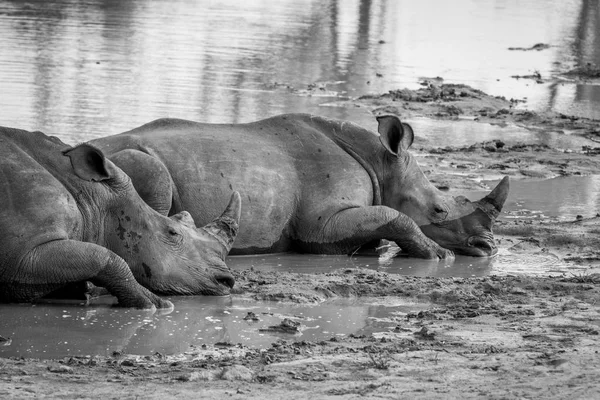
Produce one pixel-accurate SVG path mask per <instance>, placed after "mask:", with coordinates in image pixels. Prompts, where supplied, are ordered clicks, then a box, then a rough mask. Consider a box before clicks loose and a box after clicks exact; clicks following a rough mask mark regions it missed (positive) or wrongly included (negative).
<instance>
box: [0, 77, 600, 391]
mask: <svg viewBox="0 0 600 400" xmlns="http://www.w3.org/2000/svg"><path fill="white" fill-rule="evenodd" d="M342 103H343V104H341V106H345V105H347V106H349V107H365V108H368V109H369V110H371V111H372V112H373V113H374V114H382V113H395V114H397V115H399V116H400V117H401V118H402V119H407V118H408V119H410V118H411V117H413V116H420V117H421V116H425V117H430V118H443V119H447V120H448V123H452V119H453V118H457V117H460V118H472V119H474V120H477V121H480V122H481V123H491V124H515V125H519V126H521V127H525V128H527V129H532V130H537V131H540V132H550V131H555V132H556V131H558V132H565V133H570V134H575V135H583V136H586V137H589V138H592V139H593V140H595V139H596V138H598V140H600V122H599V121H594V120H588V119H584V118H573V117H570V116H565V115H560V114H555V113H535V112H531V111H528V110H526V109H524V108H523V104H522V103H520V102H519V101H515V100H510V99H504V98H497V97H491V96H488V95H486V94H485V93H483V92H481V91H478V90H476V89H473V88H470V87H467V86H462V85H452V84H444V83H443V82H441V81H438V80H431V81H428V82H425V83H424V85H423V87H422V89H420V90H416V91H412V90H405V89H402V90H393V91H390V92H389V93H386V94H382V95H378V96H366V97H362V98H359V99H354V100H352V101H344V102H342ZM417 135H418V132H417ZM599 146H600V144H599ZM414 151H415V152H417V153H419V155H420V156H421V157H420V158H419V160H420V162H422V164H423V168H424V169H425V170H426V171H427V173H428V175H429V177H430V179H431V180H432V181H433V182H434V183H435V184H436V185H437V186H438V187H440V188H441V189H444V188H446V187H452V188H457V187H458V188H461V189H473V188H479V187H481V185H482V184H481V183H480V180H481V179H484V178H486V177H490V176H498V175H509V176H511V178H512V179H530V178H531V177H535V178H540V177H551V176H558V175H578V174H590V173H597V171H600V147H595V146H588V147H585V148H580V149H556V148H549V147H547V146H539V145H533V144H528V143H521V144H517V145H505V144H504V143H503V142H502V140H501V138H498V140H494V141H488V142H483V143H478V144H475V145H472V146H467V147H443V148H436V147H430V148H416V149H414ZM465 171H466V172H467V173H465ZM465 177H466V179H465ZM496 235H497V238H498V242H499V246H500V247H505V248H510V250H511V251H512V252H517V253H518V252H521V253H523V254H535V253H538V252H545V253H552V254H554V255H555V256H556V257H558V258H561V259H563V260H565V261H569V262H573V263H577V264H579V265H582V266H588V265H589V266H594V265H596V264H597V262H598V260H600V245H599V243H600V240H599V239H600V237H599V236H600V217H596V216H582V218H578V219H577V220H575V221H570V222H562V223H556V222H552V221H538V222H531V221H529V222H527V221H510V222H501V223H499V224H498V225H497V227H496ZM236 275H237V276H236V279H237V283H236V288H235V294H234V295H235V296H250V297H254V298H257V299H262V300H274V301H289V302H312V303H318V302H322V301H326V300H327V299H332V298H339V297H378V296H388V297H390V296H397V297H402V298H405V299H411V300H414V301H418V302H429V307H428V308H427V309H426V310H425V311H421V312H418V313H413V314H405V315H398V316H396V317H393V319H392V322H393V324H392V326H394V327H393V328H391V329H390V330H389V331H388V332H384V333H380V334H375V335H371V336H352V335H350V336H349V337H332V338H331V339H328V340H323V341H320V342H309V341H302V340H301V337H300V339H298V338H297V337H296V336H294V333H295V329H296V326H295V323H294V321H290V320H283V321H282V325H281V326H280V327H279V328H280V329H281V330H282V332H286V331H287V332H289V333H290V335H289V338H286V336H285V333H283V334H282V336H283V337H284V339H280V340H278V341H276V342H274V343H273V345H272V347H271V348H269V349H266V350H265V349H262V350H261V349H257V348H250V347H245V346H242V345H239V344H236V343H220V344H218V345H207V346H202V347H199V348H191V349H190V351H188V352H186V353H184V354H179V355H162V354H155V355H152V356H136V355H130V354H114V356H113V357H109V358H105V357H65V358H64V359H60V360H24V359H0V398H28V397H32V398H33V397H43V396H49V397H55V398H119V399H128V398H131V399H134V398H147V399H153V398H161V399H164V398H170V397H177V398H232V399H235V398H239V399H247V398H262V399H279V398H288V399H293V398H299V399H300V398H302V399H306V398H318V399H327V398H332V399H333V398H335V399H341V398H362V397H365V398H390V399H397V398H404V397H406V398H414V399H419V398H427V399H430V398H482V397H483V398H491V399H492V398H498V399H506V398H545V399H551V398H572V399H575V398H585V399H590V398H600V354H599V353H598V352H599V351H600V346H598V344H599V342H600V341H599V332H600V275H598V274H593V273H578V274H573V275H565V276H559V277H535V278H534V277H523V276H490V277H484V278H427V277H408V276H399V275H390V274H386V273H383V272H376V271H371V270H362V269H346V270H340V271H337V272H335V273H323V274H294V273H284V272H258V271H253V270H247V271H243V272H237V273H236ZM249 317H250V318H251V317H252V316H249ZM0 334H1V332H0ZM0 344H1V343H0Z"/></svg>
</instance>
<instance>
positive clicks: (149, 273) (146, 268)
mask: <svg viewBox="0 0 600 400" xmlns="http://www.w3.org/2000/svg"><path fill="white" fill-rule="evenodd" d="M142 267H143V268H144V273H145V274H146V278H148V279H152V268H150V267H149V266H148V265H147V264H146V263H142Z"/></svg>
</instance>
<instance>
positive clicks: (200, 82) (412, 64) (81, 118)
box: [0, 0, 599, 142]
mask: <svg viewBox="0 0 600 400" xmlns="http://www.w3.org/2000/svg"><path fill="white" fill-rule="evenodd" d="M597 14H598V5H597V3H596V2H594V1H586V0H569V1H564V0H561V1H559V0H553V1H541V0H540V1H530V2H526V3H523V2H521V3H515V2H512V3H510V2H509V3H506V2H483V3H482V2H479V1H475V0H460V1H455V2H452V3H451V4H450V3H447V4H446V3H444V2H433V1H421V2H414V1H408V0H398V1H397V0H351V1H339V0H327V1H316V0H301V1H298V0H293V1H292V0H281V1H277V2H273V1H266V0H249V1H245V2H241V3H240V2H237V1H233V0H219V1H214V0H211V1H209V0H205V1H191V0H175V1H166V0H159V1H153V2H146V1H142V0H132V1H127V2H122V1H115V0H87V1H85V2H80V1H75V0H61V1H57V0H50V1H40V0H38V1H28V2H21V1H4V2H2V3H0V37H2V40H0V53H1V54H2V57H0V87H1V88H2V92H1V95H0V107H1V109H2V110H3V112H2V114H1V115H0V125H6V126H14V127H19V128H24V129H29V130H34V129H40V130H43V131H46V132H51V133H58V134H59V135H61V137H63V139H65V140H67V141H69V142H77V141H82V140H87V139H91V138H94V137H98V136H103V135H107V134H112V133H118V132H121V131H125V130H127V129H130V128H132V127H135V126H138V125H141V124H143V123H146V122H148V121H150V120H153V119H156V118H159V117H166V116H171V117H180V118H187V119H192V120H198V121H205V122H242V121H250V120H255V119H259V118H263V117H266V116H270V115H273V114H277V113H282V112H292V111H298V112H314V113H319V114H324V115H329V116H333V117H338V118H343V119H349V120H353V121H355V122H358V121H357V119H359V120H360V119H362V118H364V116H363V115H362V114H361V113H364V111H356V110H351V109H345V108H330V107H328V108H322V107H319V104H320V103H322V102H324V101H325V100H324V99H323V98H322V97H319V96H298V95H297V90H298V89H306V88H307V87H308V85H309V84H312V83H314V82H341V83H338V84H336V85H329V86H328V85H326V84H322V85H321V86H320V87H322V88H323V90H320V89H316V91H315V94H325V93H326V94H329V95H333V96H338V95H341V96H348V95H349V96H356V95H362V94H365V93H367V92H385V91H387V90H389V89H393V88H397V87H400V86H409V87H415V86H416V84H417V81H418V78H419V77H421V76H443V77H444V78H446V79H447V80H448V81H452V82H463V83H467V84H471V85H473V86H475V87H477V88H479V89H482V90H484V91H488V92H490V93H491V94H495V95H504V96H506V97H519V98H521V97H528V98H529V100H530V103H531V105H533V106H534V107H539V108H547V107H557V108H559V109H561V110H565V107H566V108H568V109H571V108H572V109H573V110H575V109H577V110H578V111H577V112H579V113H584V114H586V113H587V114H593V115H595V114H594V113H596V112H597V111H596V110H597V109H598V108H597V107H596V108H594V106H593V105H596V104H598V101H599V99H598V93H597V90H596V89H595V88H590V87H588V86H582V85H578V86H572V85H570V84H564V85H563V84H561V85H558V86H557V85H554V86H552V85H550V84H542V85H538V84H535V83H533V82H532V81H528V80H515V79H512V78H510V76H511V75H515V74H526V73H528V72H532V70H534V69H535V70H539V71H540V73H541V74H542V75H543V76H549V75H550V74H552V73H556V72H558V71H560V70H561V68H563V69H564V66H565V65H566V64H568V63H573V62H574V61H593V62H598V50H597V49H598V48H599V47H598V46H596V45H595V44H596V43H597V41H598V34H597V32H598V18H597ZM538 42H544V43H549V44H551V45H552V46H553V47H551V48H550V49H547V50H544V51H530V52H520V51H509V50H508V48H509V47H515V46H522V47H529V46H531V45H532V44H534V43H538ZM556 63H559V64H556ZM288 86H289V87H293V88H294V89H296V90H294V91H292V90H289V89H287V87H288ZM563 87H566V89H565V88H563ZM573 93H575V94H573Z"/></svg>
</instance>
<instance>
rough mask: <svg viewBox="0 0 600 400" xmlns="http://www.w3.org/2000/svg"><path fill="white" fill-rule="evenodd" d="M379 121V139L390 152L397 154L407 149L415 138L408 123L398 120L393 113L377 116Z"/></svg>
mask: <svg viewBox="0 0 600 400" xmlns="http://www.w3.org/2000/svg"><path fill="white" fill-rule="evenodd" d="M377 122H378V123H379V127H378V129H377V130H378V131H379V140H380V141H381V144H382V145H383V147H385V148H386V149H387V150H388V151H389V152H390V153H392V154H394V155H398V152H400V151H403V150H408V148H409V147H410V146H411V145H412V143H413V140H414V139H415V134H414V132H413V130H412V128H411V127H410V125H408V124H404V123H402V122H400V119H399V118H398V117H396V116H394V115H381V116H378V117H377Z"/></svg>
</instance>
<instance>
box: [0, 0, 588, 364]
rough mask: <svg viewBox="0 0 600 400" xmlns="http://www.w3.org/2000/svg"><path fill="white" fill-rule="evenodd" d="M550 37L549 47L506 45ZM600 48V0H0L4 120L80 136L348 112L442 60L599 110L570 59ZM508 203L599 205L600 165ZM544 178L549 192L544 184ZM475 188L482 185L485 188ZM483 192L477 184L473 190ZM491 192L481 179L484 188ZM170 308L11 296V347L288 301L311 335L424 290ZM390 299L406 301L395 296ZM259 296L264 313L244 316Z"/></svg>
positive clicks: (534, 94) (551, 103)
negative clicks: (341, 102)
mask: <svg viewBox="0 0 600 400" xmlns="http://www.w3.org/2000/svg"><path fill="white" fill-rule="evenodd" d="M536 43H546V44H549V45H550V46H551V47H550V48H548V49H545V50H542V51H520V50H509V49H508V48H509V47H523V48H527V47H531V46H533V45H534V44H536ZM587 62H591V63H595V64H597V65H600V6H599V4H598V2H596V1H593V0H528V1H517V0H496V1H477V0H457V1H451V2H450V1H433V0H429V1H428V0H422V1H410V0H344V1H340V0H337V1H336V0H277V1H266V0H262V1H261V0H245V1H243V2H240V1H233V0H230V1H227V0H220V1H219V0H213V1H201V0H187V1H186V0H156V1H145V0H130V1H120V0H83V1H79V0H77V1H75V0H47V1H8V0H3V1H0V125H3V126H10V127H15V128H22V129H27V130H42V131H44V132H46V133H52V134H56V135H58V136H59V137H61V138H62V139H63V140H65V141H66V142H68V143H76V142H81V141H85V140H89V139H92V138H96V137H100V136H105V135H109V134H115V133H119V132H122V131H125V130H128V129H131V128H133V127H136V126H139V125H141V124H143V123H146V122H149V121H151V120H153V119H156V118H161V117H177V118H185V119H191V120H196V121H204V122H214V123H217V122H246V121H252V120H256V119H260V118H265V117H268V116H272V115H275V114H279V113H285V112H310V113H315V114H321V115H325V116H330V117H336V118H342V119H347V120H352V121H354V122H357V123H360V124H362V125H364V126H366V127H368V128H370V129H375V121H374V119H373V118H372V116H371V115H369V114H368V113H367V112H366V111H365V110H353V109H348V108H340V107H332V106H331V105H332V103H334V102H335V100H337V99H340V98H348V97H355V96H360V95H364V94H367V93H384V92H387V91H388V90H391V89H397V88H400V87H409V88H416V87H417V86H418V81H419V79H420V78H421V77H435V76H441V77H443V78H445V80H446V81H447V82H452V83H465V84H469V85H471V86H473V87H475V88H478V89H481V90H483V91H485V92H487V93H490V94H493V95H502V96H505V97H507V98H518V99H523V98H526V99H527V103H526V107H528V108H530V109H535V110H546V109H553V110H556V111H559V112H563V113H565V114H572V115H578V116H587V117H593V118H600V85H598V83H597V82H593V81H591V82H587V83H585V84H582V83H578V82H573V81H570V80H568V79H566V78H564V79H563V78H561V80H559V81H558V82H556V81H552V82H544V83H536V82H535V81H534V80H530V79H514V78H511V76H512V75H529V74H532V73H534V72H536V71H537V72H539V73H540V74H541V76H542V77H543V78H549V77H551V76H557V75H558V74H560V73H562V72H565V71H567V70H569V69H571V68H573V67H574V66H575V65H577V64H585V63H587ZM410 122H411V124H413V126H414V128H415V131H416V133H417V135H418V138H417V143H418V142H420V143H427V142H430V143H436V144H437V145H440V146H443V145H450V144H451V145H457V144H469V143H473V142H478V141H482V140H488V139H495V138H502V139H504V140H508V141H511V140H514V141H518V140H523V139H526V140H528V141H531V140H535V141H537V142H539V143H546V144H550V145H552V146H556V147H561V148H579V147H580V146H581V145H582V144H589V143H587V142H585V143H584V142H583V141H582V139H578V138H574V137H570V136H567V135H559V134H541V133H532V132H529V131H525V130H522V129H520V128H516V127H510V126H509V127H506V128H501V127H496V126H491V125H489V126H488V125H482V124H479V123H475V122H472V121H460V122H455V123H449V122H448V121H431V120H428V119H419V118H415V119H414V120H411V121H410ZM511 186H512V187H511V194H510V197H509V199H508V202H507V206H506V212H505V213H504V215H503V218H540V217H545V218H557V219H570V218H574V216H576V215H577V214H582V215H584V216H592V215H593V213H595V212H597V211H600V201H599V198H600V181H599V179H598V178H597V177H585V178H583V177H582V178H560V179H555V180H549V181H543V182H528V183H519V182H512V183H511ZM541 194H542V195H541ZM474 195H475V194H474ZM476 195H479V194H476ZM475 197H477V196H475ZM228 263H229V265H230V266H231V267H232V268H234V269H244V268H250V267H254V268H257V269H263V270H268V269H277V270H288V271H298V272H315V271H332V270H336V269H340V268H349V267H353V268H354V267H358V268H371V269H378V270H381V271H387V272H391V273H399V274H409V275H433V276H483V275H487V274H490V273H494V274H508V273H526V274H551V273H569V272H572V271H574V270H573V266H570V265H563V264H561V263H560V262H559V261H557V260H556V259H554V258H552V257H551V256H550V255H536V256H531V257H530V259H526V258H524V257H523V256H522V255H512V254H510V253H509V252H501V253H500V254H499V255H498V256H496V257H494V258H492V259H474V258H468V257H457V259H456V260H455V261H454V262H451V263H444V262H442V263H438V262H430V261H423V260H414V259H407V258H396V259H387V258H377V257H333V256H307V255H302V256H299V255H290V254H285V255H277V254H276V255H269V256H257V257H231V258H230V259H229V262H228ZM173 301H174V303H175V306H176V309H175V311H174V312H173V313H171V314H169V315H158V314H154V315H152V314H147V313H140V312H137V311H132V310H122V309H115V308H111V307H109V306H107V305H95V306H92V307H87V308H84V307H80V306H74V305H56V304H55V305H46V304H39V305H35V306H31V305H3V306H2V307H0V335H2V336H5V337H11V342H9V344H8V345H5V346H0V356H10V355H16V356H32V357H44V358H48V357H60V356H65V355H74V354H79V355H83V354H101V355H109V354H111V353H112V352H113V351H123V352H125V353H135V354H152V353H154V352H156V351H159V352H162V353H165V354H173V353H178V352H183V351H187V350H189V349H190V348H191V347H190V346H200V345H202V344H204V343H207V344H214V343H216V342H221V341H231V342H233V343H238V342H239V343H245V344H252V345H257V346H268V345H269V343H271V342H273V341H275V340H276V339H277V338H278V337H280V336H278V335H276V334H272V333H265V332H261V331H260V329H261V328H264V327H267V326H269V325H275V324H278V323H279V322H280V321H281V320H282V319H283V318H284V317H292V318H294V319H296V320H298V321H300V322H302V324H303V325H304V327H305V329H304V330H303V331H302V333H301V334H300V335H296V336H285V337H286V338H288V339H290V338H295V339H298V340H319V339H327V338H330V337H332V336H335V335H345V334H349V333H357V334H360V333H366V334H368V333H371V332H380V331H384V330H388V329H393V327H394V326H395V323H394V320H395V318H403V317H405V314H406V313H407V312H409V311H410V310H413V311H414V310H419V309H421V308H422V307H424V306H425V305H423V304H399V303H398V304H396V303H385V304H383V303H378V302H377V301H375V300H373V299H362V300H360V301H353V300H340V301H333V302H327V303H325V304H321V305H318V306H315V305H295V304H282V303H269V302H253V301H249V300H247V299H244V298H237V297H234V298H231V297H224V298H214V297H208V298H206V297H189V298H174V299H173ZM387 301H392V300H387ZM248 311H253V312H255V313H257V314H258V315H259V317H260V319H261V321H259V322H257V323H252V322H247V321H245V320H244V319H243V317H244V316H245V315H246V314H247V312H248Z"/></svg>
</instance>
